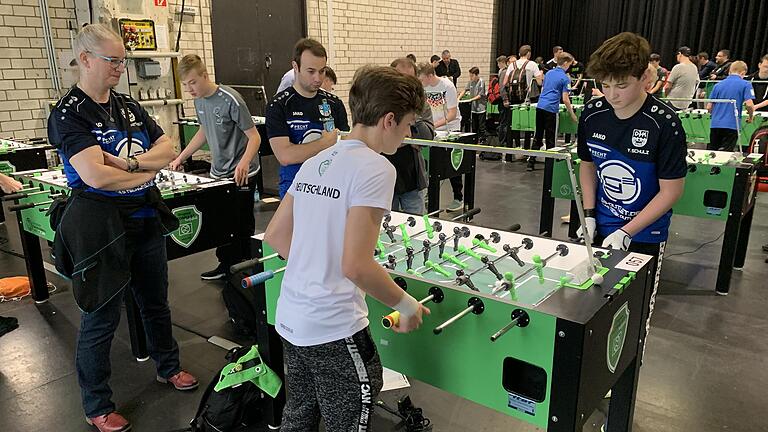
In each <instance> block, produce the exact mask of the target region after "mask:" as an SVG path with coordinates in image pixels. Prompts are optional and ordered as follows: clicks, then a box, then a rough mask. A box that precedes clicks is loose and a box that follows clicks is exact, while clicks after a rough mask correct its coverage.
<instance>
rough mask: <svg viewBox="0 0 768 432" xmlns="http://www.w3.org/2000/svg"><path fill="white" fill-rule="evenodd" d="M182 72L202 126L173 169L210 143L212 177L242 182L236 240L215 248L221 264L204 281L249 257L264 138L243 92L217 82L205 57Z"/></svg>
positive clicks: (189, 60)
mask: <svg viewBox="0 0 768 432" xmlns="http://www.w3.org/2000/svg"><path fill="white" fill-rule="evenodd" d="M179 76H180V77H181V81H182V84H183V86H184V88H185V90H187V91H188V92H189V93H190V95H192V96H193V97H194V98H195V111H196V113H197V118H198V121H199V122H200V130H198V131H197V133H196V134H195V136H194V137H192V139H191V140H190V142H189V144H188V145H187V146H186V148H184V150H183V151H182V152H181V154H179V156H178V157H177V158H176V159H175V160H174V161H173V162H171V165H170V167H171V169H173V170H178V169H179V167H180V166H181V164H182V163H184V161H185V160H187V158H189V157H190V156H192V154H193V153H195V152H196V151H197V150H199V149H200V147H202V145H203V144H204V143H205V142H208V147H209V148H210V150H211V177H214V178H228V179H232V180H234V181H235V183H236V184H237V186H238V188H237V196H236V200H237V203H238V210H237V213H236V215H235V218H234V220H233V222H234V223H236V224H237V226H238V227H239V228H240V232H239V234H238V235H237V238H236V239H235V240H234V241H233V242H232V243H231V244H229V245H225V246H220V247H218V248H216V257H217V258H218V259H219V264H218V266H216V268H215V269H213V270H211V271H207V272H205V273H202V274H201V275H200V277H201V278H202V279H204V280H214V279H222V278H224V277H226V276H227V274H228V269H229V266H231V265H232V264H235V263H237V262H239V261H242V260H243V259H247V258H249V257H250V236H252V235H253V231H254V229H255V227H256V223H255V220H254V216H253V204H254V192H255V190H256V174H257V173H258V171H259V159H258V151H259V145H260V144H261V138H260V137H259V133H258V132H257V131H256V127H255V126H254V124H253V119H252V118H251V113H250V112H249V111H248V107H247V106H246V105H245V101H244V100H243V97H242V96H240V94H239V93H238V92H236V91H235V90H233V89H232V88H230V87H227V86H225V85H216V83H214V82H212V81H211V80H210V78H209V77H208V72H207V71H206V69H205V65H204V64H203V62H202V60H200V57H198V56H196V55H194V54H190V55H187V56H184V58H182V59H181V61H180V62H179Z"/></svg>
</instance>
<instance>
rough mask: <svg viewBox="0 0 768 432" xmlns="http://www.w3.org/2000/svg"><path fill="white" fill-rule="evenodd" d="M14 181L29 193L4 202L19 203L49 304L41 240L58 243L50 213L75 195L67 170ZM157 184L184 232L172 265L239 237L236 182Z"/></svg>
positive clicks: (28, 248) (172, 245)
mask: <svg viewBox="0 0 768 432" xmlns="http://www.w3.org/2000/svg"><path fill="white" fill-rule="evenodd" d="M13 177H14V178H15V179H16V180H18V181H20V182H21V183H22V184H23V185H24V187H23V189H22V190H21V191H20V192H18V193H15V194H11V195H6V196H4V197H3V201H13V203H14V204H13V205H10V206H8V209H9V210H10V211H14V212H16V216H17V219H18V223H19V231H20V236H21V242H22V250H23V253H24V257H25V261H26V265H27V273H28V275H29V277H30V284H31V286H32V297H33V298H34V300H35V301H36V302H38V303H44V302H46V301H47V300H48V289H47V281H46V276H45V268H44V261H43V254H42V250H41V247H40V240H39V239H41V238H42V239H44V240H47V241H48V242H53V239H54V236H55V231H54V230H53V229H52V228H51V226H50V221H49V215H48V214H47V211H48V208H49V206H50V204H51V203H53V200H54V199H56V198H61V197H67V196H69V195H70V192H71V190H70V188H69V187H68V186H67V180H66V176H65V174H64V173H63V171H62V170H61V169H52V170H42V169H41V170H31V171H24V172H18V173H13ZM155 184H156V185H157V187H158V188H159V189H160V193H161V194H162V196H163V199H164V200H165V202H166V204H167V205H168V207H169V208H170V209H171V212H173V213H174V214H175V215H176V216H177V217H178V218H179V222H180V226H179V228H178V229H177V230H176V231H174V232H173V233H171V234H170V235H168V236H167V237H166V247H167V255H168V259H169V260H172V259H176V258H181V257H184V256H187V255H191V254H193V253H196V252H200V251H204V250H208V249H212V248H215V247H218V246H222V245H225V244H228V243H230V242H231V241H232V239H233V238H234V237H235V236H236V235H237V232H236V227H237V226H238V225H239V224H238V223H233V218H236V217H237V215H238V211H237V208H238V204H237V201H236V200H235V199H234V197H235V190H236V185H235V183H234V182H232V181H231V180H216V179H211V178H206V177H199V176H195V175H191V174H183V173H179V172H174V171H168V170H161V171H160V172H159V173H158V174H157V176H156V177H155ZM235 222H236V221H235ZM84 233H85V231H84ZM125 297H126V299H125V300H126V307H127V309H128V323H129V329H130V332H131V345H132V348H133V353H134V355H135V356H136V357H137V358H139V359H145V358H146V357H147V350H146V341H145V338H144V329H143V324H142V322H141V319H140V316H139V315H138V309H137V308H136V307H135V301H134V300H133V296H132V295H131V293H130V290H126V295H125Z"/></svg>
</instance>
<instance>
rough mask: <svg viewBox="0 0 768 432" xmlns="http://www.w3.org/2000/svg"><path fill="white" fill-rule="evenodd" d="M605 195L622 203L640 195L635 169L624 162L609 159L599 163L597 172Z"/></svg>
mask: <svg viewBox="0 0 768 432" xmlns="http://www.w3.org/2000/svg"><path fill="white" fill-rule="evenodd" d="M598 176H599V177H600V184H602V185H603V192H605V195H606V196H607V197H608V198H610V199H612V200H614V201H618V202H620V203H622V204H624V205H627V204H632V203H633V202H635V200H637V198H638V197H639V196H640V191H641V190H642V184H641V183H640V179H639V178H637V177H636V176H635V170H634V169H633V168H632V167H631V166H629V165H627V164H626V163H624V162H622V161H618V160H611V161H607V162H605V163H603V164H602V165H600V169H599V172H598Z"/></svg>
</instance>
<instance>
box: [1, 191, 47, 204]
mask: <svg viewBox="0 0 768 432" xmlns="http://www.w3.org/2000/svg"><path fill="white" fill-rule="evenodd" d="M33 191H34V192H33ZM41 193H49V191H41V190H40V189H38V188H29V189H22V190H20V191H18V192H15V193H12V194H10V195H5V196H4V197H3V198H2V200H3V201H13V200H17V199H22V198H29V197H30V196H32V195H39V194H41Z"/></svg>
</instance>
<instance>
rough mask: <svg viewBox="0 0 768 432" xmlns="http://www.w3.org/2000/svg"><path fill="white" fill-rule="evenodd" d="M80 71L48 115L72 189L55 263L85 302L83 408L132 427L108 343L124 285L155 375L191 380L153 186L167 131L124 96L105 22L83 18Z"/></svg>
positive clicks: (187, 386)
mask: <svg viewBox="0 0 768 432" xmlns="http://www.w3.org/2000/svg"><path fill="white" fill-rule="evenodd" d="M73 52H74V54H75V58H76V59H77V63H78V67H79V72H80V78H79V81H78V82H77V84H76V85H75V86H73V87H72V88H71V89H70V90H69V92H68V93H67V94H66V95H65V96H64V97H63V98H62V99H61V100H60V101H59V102H58V103H57V104H56V107H55V108H54V109H53V110H52V112H51V115H50V117H49V118H48V137H49V140H50V142H51V143H52V144H53V145H55V146H56V147H57V149H58V151H59V153H60V155H61V159H62V161H63V163H64V172H65V174H66V177H67V182H68V184H69V186H70V187H71V188H72V194H71V195H70V197H69V199H68V202H67V204H66V209H65V210H63V211H62V212H61V216H59V217H58V226H57V230H56V239H55V241H54V251H55V256H56V267H57V269H59V271H60V272H62V273H64V274H65V275H68V276H71V278H72V291H73V293H74V295H75V301H76V302H77V304H78V307H79V308H80V309H81V320H80V331H79V333H78V340H77V355H76V366H77V375H78V381H79V384H80V389H81V396H82V402H83V408H84V410H85V415H86V418H87V421H88V423H89V424H92V425H94V426H95V427H96V428H97V429H98V430H99V431H102V432H105V431H110V432H115V431H127V430H130V428H131V425H130V423H129V422H128V421H127V420H126V419H125V418H123V417H122V416H121V415H120V414H118V413H117V412H116V411H115V405H114V403H113V402H112V401H111V396H112V390H111V389H110V386H109V378H110V373H111V367H110V359H109V353H110V347H111V344H112V339H113V337H114V333H115V329H116V328H117V325H118V322H119V321H120V310H121V307H120V306H121V303H122V301H123V295H124V293H125V291H124V290H125V289H130V290H131V292H132V294H133V296H134V297H135V299H136V303H137V304H138V307H139V311H140V312H141V317H142V320H143V322H144V327H145V330H146V335H147V342H148V349H149V354H150V357H152V359H153V360H154V362H155V365H156V367H157V380H158V381H160V382H162V383H170V384H171V385H173V386H174V387H175V388H176V389H178V390H191V389H194V388H196V387H197V385H198V382H197V379H196V378H195V377H193V376H192V375H190V374H189V373H187V372H186V371H184V370H182V369H181V366H180V364H179V347H178V345H177V344H176V341H175V340H174V338H173V335H172V332H171V314H170V309H169V307H168V300H167V296H168V265H167V257H166V250H165V239H164V235H165V234H168V233H170V232H171V231H172V230H174V229H175V228H176V227H177V226H178V221H177V220H176V219H175V218H174V217H173V215H172V214H171V213H170V211H169V210H168V207H167V206H165V204H164V203H163V202H162V198H161V197H160V192H159V190H158V189H157V187H156V186H155V183H154V179H155V174H157V172H158V171H159V170H160V169H162V168H164V167H165V166H167V165H168V163H169V162H170V161H171V160H173V159H174V157H175V156H176V155H175V152H174V149H173V144H172V142H171V140H170V139H169V138H168V137H167V136H165V134H164V133H163V130H162V129H161V128H160V127H159V126H158V125H157V124H156V123H155V121H154V120H152V118H151V117H150V116H149V115H148V114H147V112H146V111H145V110H144V109H143V108H142V107H141V106H140V105H139V104H138V102H136V101H135V100H133V99H132V98H131V97H130V96H127V95H123V94H120V93H117V92H115V91H114V90H113V87H114V86H115V85H117V83H118V82H119V81H120V76H121V75H122V73H123V72H124V71H125V63H126V52H125V48H124V46H123V41H122V40H121V38H120V36H118V35H117V33H115V32H114V31H112V30H111V29H109V28H108V27H106V26H103V25H99V24H96V25H87V26H85V27H83V28H82V29H81V30H80V32H79V33H78V35H77V36H76V37H75V39H74V41H73Z"/></svg>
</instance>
